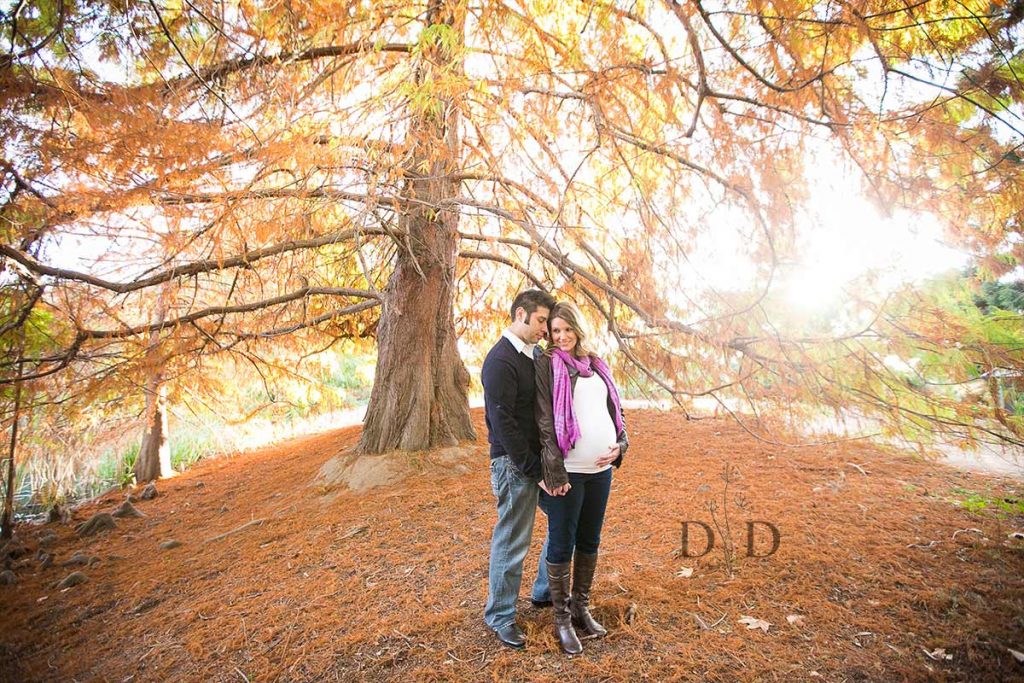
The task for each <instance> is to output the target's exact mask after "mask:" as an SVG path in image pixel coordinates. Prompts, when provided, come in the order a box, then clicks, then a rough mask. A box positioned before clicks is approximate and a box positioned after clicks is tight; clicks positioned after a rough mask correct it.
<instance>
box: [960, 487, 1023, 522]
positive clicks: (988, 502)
mask: <svg viewBox="0 0 1024 683" xmlns="http://www.w3.org/2000/svg"><path fill="white" fill-rule="evenodd" d="M952 493H953V494H954V495H956V496H959V497H958V498H954V499H953V504H954V505H956V506H958V507H962V508H963V509H965V510H967V511H968V512H972V513H974V514H980V513H981V512H983V511H989V512H991V513H993V514H995V515H996V516H998V517H1007V516H1024V499H1021V498H1016V497H1014V498H1009V497H996V496H992V495H988V494H982V493H978V492H976V491H969V490H967V489H965V488H961V487H959V486H958V487H955V488H954V489H952Z"/></svg>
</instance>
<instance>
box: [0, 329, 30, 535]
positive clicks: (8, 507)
mask: <svg viewBox="0 0 1024 683" xmlns="http://www.w3.org/2000/svg"><path fill="white" fill-rule="evenodd" d="M22 334H24V330H23V331H22ZM24 346H25V342H24V337H23V338H22V348H21V349H20V350H19V351H18V354H19V355H22V354H24V352H25V351H24ZM21 375H22V363H21V361H20V360H19V362H18V379H17V381H16V382H15V383H14V420H13V421H12V422H11V442H10V449H9V450H8V452H7V493H6V496H5V497H4V514H3V519H2V520H0V539H3V540H5V541H6V540H8V539H10V538H11V537H12V536H13V535H14V473H15V471H16V469H15V467H14V454H15V451H16V449H17V445H18V420H19V418H20V417H21Z"/></svg>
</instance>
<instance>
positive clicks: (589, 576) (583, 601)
mask: <svg viewBox="0 0 1024 683" xmlns="http://www.w3.org/2000/svg"><path fill="white" fill-rule="evenodd" d="M595 569H597V553H594V554H593V555H589V554H587V553H581V552H578V551H577V553H576V557H575V558H573V569H572V602H571V607H570V610H569V611H570V614H571V616H572V623H573V625H574V626H576V627H577V628H579V629H581V630H582V631H583V632H584V633H586V634H587V635H588V636H595V637H597V638H600V637H602V636H606V635H608V631H607V629H605V627H604V626H601V624H599V623H597V621H596V620H595V619H594V617H593V615H592V614H591V613H590V609H588V605H589V604H590V586H591V585H593V583H594V570H595Z"/></svg>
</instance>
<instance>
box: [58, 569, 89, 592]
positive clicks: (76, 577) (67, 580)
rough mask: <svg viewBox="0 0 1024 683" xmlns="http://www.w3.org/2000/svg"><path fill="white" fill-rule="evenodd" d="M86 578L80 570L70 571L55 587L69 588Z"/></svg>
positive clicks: (84, 580)
mask: <svg viewBox="0 0 1024 683" xmlns="http://www.w3.org/2000/svg"><path fill="white" fill-rule="evenodd" d="M88 580H89V577H88V576H86V575H85V574H83V573H82V572H71V573H70V574H68V575H67V576H65V577H64V578H63V579H61V580H60V582H58V583H57V588H71V587H72V586H77V585H79V584H82V583H85V582H86V581H88Z"/></svg>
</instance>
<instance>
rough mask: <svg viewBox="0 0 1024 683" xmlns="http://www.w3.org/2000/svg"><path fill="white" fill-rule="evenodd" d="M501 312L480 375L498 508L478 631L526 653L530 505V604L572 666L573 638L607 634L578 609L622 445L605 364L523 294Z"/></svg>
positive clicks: (578, 334) (559, 316)
mask: <svg viewBox="0 0 1024 683" xmlns="http://www.w3.org/2000/svg"><path fill="white" fill-rule="evenodd" d="M510 312H511V314H512V324H511V326H509V328H508V329H507V330H506V331H505V333H504V334H503V335H502V338H501V339H499V340H498V343H497V344H495V345H494V348H492V349H491V350H490V352H489V353H488V354H487V358H486V360H485V361H484V364H483V370H482V380H483V386H484V406H485V412H486V419H487V439H488V441H489V442H490V445H491V489H492V491H493V492H494V495H495V497H496V498H497V507H498V521H497V523H496V524H495V526H494V533H493V535H492V537H491V556H490V568H489V572H488V582H489V585H488V595H487V605H486V607H485V609H484V621H485V622H486V623H487V625H488V626H489V627H490V628H491V629H493V630H494V632H495V633H496V634H497V636H498V639H499V640H500V641H501V642H502V643H504V644H505V645H508V646H510V647H514V648H522V647H524V646H525V645H526V639H525V636H524V634H523V631H522V629H520V628H519V626H518V625H517V624H516V600H517V599H518V597H519V586H520V583H521V581H522V576H523V560H524V559H525V558H526V554H527V552H528V551H529V548H530V539H531V536H532V534H533V520H534V516H535V514H536V507H537V506H538V504H539V505H540V508H541V510H543V511H544V513H545V514H546V515H547V519H548V529H547V538H546V540H545V541H544V547H543V549H542V550H541V555H542V556H541V558H540V563H539V564H540V566H539V568H538V571H537V578H536V580H535V581H534V584H533V591H532V596H531V599H532V601H533V603H534V605H537V606H547V605H548V604H550V605H551V606H552V608H553V610H554V622H555V633H556V635H557V636H558V641H559V644H560V645H561V647H562V649H563V650H564V651H565V652H566V653H568V654H579V653H580V652H582V651H583V646H582V644H581V643H580V639H579V634H577V631H576V629H579V630H580V632H581V634H582V635H584V636H585V637H587V636H589V637H600V636H604V635H606V634H607V631H606V630H605V629H604V627H602V626H601V624H599V623H598V622H597V621H596V620H595V619H594V617H593V615H591V613H590V610H589V603H590V588H591V585H592V584H593V581H594V572H595V569H596V567H597V550H598V545H599V544H600V540H601V526H602V524H603V522H604V512H605V507H606V505H607V503H608V494H609V492H610V490H611V483H612V467H613V466H614V467H618V466H619V465H620V464H621V463H622V456H623V455H624V454H625V452H626V447H627V446H628V445H629V442H628V440H627V438H626V430H625V427H624V425H623V420H622V405H621V401H620V399H619V392H618V390H617V389H616V387H615V384H614V383H613V382H612V378H611V372H610V371H609V369H608V366H607V364H605V362H604V361H602V360H601V359H600V358H598V357H597V356H596V355H594V354H593V353H591V352H590V351H589V350H588V349H587V348H586V334H585V333H584V331H583V328H582V327H581V325H580V323H581V320H580V316H579V313H578V311H577V310H576V309H575V307H573V306H572V305H571V304H568V303H559V302H556V301H555V299H554V297H552V296H551V295H550V294H547V293H546V292H542V291H540V290H535V289H532V290H527V291H524V292H520V293H519V295H518V296H516V298H515V301H513V303H512V307H511V311H510ZM544 338H547V339H548V340H549V344H548V348H547V350H545V351H542V350H541V349H540V347H538V346H537V343H538V342H540V341H541V340H542V339H544Z"/></svg>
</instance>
